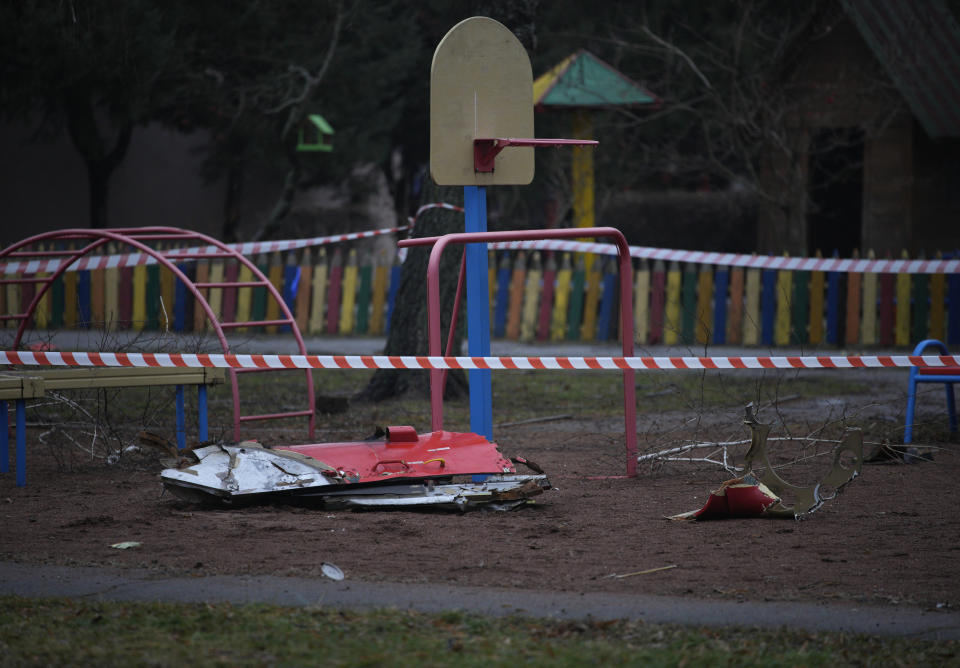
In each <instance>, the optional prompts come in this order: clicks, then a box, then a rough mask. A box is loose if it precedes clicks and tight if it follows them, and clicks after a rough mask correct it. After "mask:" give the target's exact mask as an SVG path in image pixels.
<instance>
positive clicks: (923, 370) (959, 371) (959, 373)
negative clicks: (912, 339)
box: [903, 339, 960, 443]
mask: <svg viewBox="0 0 960 668" xmlns="http://www.w3.org/2000/svg"><path fill="white" fill-rule="evenodd" d="M928 347H933V348H936V349H937V351H938V352H937V354H938V355H949V354H950V353H948V352H947V347H946V346H945V345H944V344H943V342H942V341H938V340H937V339H927V340H925V341H921V342H920V343H918V344H917V347H916V348H914V349H913V354H914V355H923V351H924V349H926V348H928ZM918 383H943V384H944V385H945V387H946V391H947V415H948V417H949V419H950V431H952V432H956V431H957V405H956V401H955V399H954V396H953V384H954V383H960V366H937V367H917V366H914V367H910V384H909V385H908V387H907V417H906V420H905V423H906V424H905V426H904V429H903V442H904V443H910V442H911V441H912V440H913V417H914V412H915V411H916V407H917V384H918Z"/></svg>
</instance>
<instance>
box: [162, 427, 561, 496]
mask: <svg viewBox="0 0 960 668" xmlns="http://www.w3.org/2000/svg"><path fill="white" fill-rule="evenodd" d="M193 454H194V455H195V457H196V460H197V461H196V463H191V462H190V460H186V461H184V462H183V465H182V466H179V467H172V468H168V469H166V470H164V471H163V472H162V473H161V474H160V476H161V478H162V480H163V484H164V487H165V488H166V489H168V490H170V491H171V492H172V493H173V494H174V495H176V496H177V497H179V498H182V499H185V500H188V501H200V502H203V501H219V502H226V503H236V502H244V501H253V500H263V499H265V498H276V497H286V498H291V497H296V498H300V499H311V500H314V501H322V502H323V504H324V505H326V506H334V507H354V508H363V507H378V506H379V507H383V506H395V507H396V506H401V507H409V506H439V507H445V508H454V509H457V510H469V509H472V508H476V507H479V506H484V507H487V508H491V509H494V510H510V509H513V508H516V507H518V506H521V505H523V504H525V503H527V502H528V500H529V499H530V498H531V497H534V496H537V495H538V494H541V493H542V492H543V490H545V489H549V488H550V483H549V481H548V480H547V476H546V475H544V474H543V472H542V471H541V470H539V467H537V466H536V465H535V464H533V463H532V462H527V461H526V460H524V459H522V458H519V457H518V458H515V459H514V460H513V461H511V460H508V459H506V458H504V457H503V455H501V454H500V451H499V449H498V448H497V445H496V444H495V443H491V442H490V441H488V440H487V439H485V438H484V437H482V436H478V435H477V434H464V433H455V432H448V431H435V432H431V433H428V434H418V433H417V432H416V431H415V430H414V428H413V427H407V426H402V427H388V428H387V429H386V431H385V432H378V433H377V434H375V435H374V437H373V438H372V439H371V440H366V441H356V442H345V443H313V444H309V445H290V446H283V447H276V448H270V447H266V446H263V445H261V444H260V443H258V442H256V441H243V442H241V443H238V444H236V445H223V444H215V445H206V446H204V447H201V448H198V449H196V450H194V451H193ZM514 461H516V462H517V463H523V464H526V465H527V466H529V467H530V468H531V469H532V470H534V471H535V472H536V473H535V474H532V475H524V474H518V473H517V471H516V468H515V467H514V463H513V462H514Z"/></svg>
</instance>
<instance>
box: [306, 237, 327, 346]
mask: <svg viewBox="0 0 960 668" xmlns="http://www.w3.org/2000/svg"><path fill="white" fill-rule="evenodd" d="M326 301H327V249H326V248H323V247H321V248H320V252H319V253H318V254H317V262H316V264H315V265H314V266H313V284H312V286H311V289H310V325H309V330H310V333H311V334H320V333H321V332H323V328H324V325H325V324H326V319H325V318H324V305H325V304H326Z"/></svg>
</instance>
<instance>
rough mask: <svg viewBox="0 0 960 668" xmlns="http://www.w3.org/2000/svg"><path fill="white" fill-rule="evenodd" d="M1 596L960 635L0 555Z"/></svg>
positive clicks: (922, 628) (947, 614)
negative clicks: (37, 561) (11, 559)
mask: <svg viewBox="0 0 960 668" xmlns="http://www.w3.org/2000/svg"><path fill="white" fill-rule="evenodd" d="M0 594H14V595H18V596H31V597H46V596H67V597H72V598H84V599H90V600H96V601H171V602H230V603H237V604H242V603H271V604H276V605H284V606H329V607H336V608H351V609H364V608H396V609H413V610H417V611H420V612H426V613H436V612H441V611H444V610H461V611H464V612H471V613H477V614H483V615H493V616H504V615H522V616H528V617H540V618H551V619H587V618H591V619H595V620H610V619H639V620H643V621H645V622H648V623H670V624H682V625H689V626H718V627H719V626H747V627H754V626H755V627H762V628H779V627H784V626H786V627H791V628H794V629H806V630H808V631H838V632H845V633H863V634H870V635H883V636H908V637H911V638H916V639H925V640H957V639H960V613H957V612H951V611H946V610H920V609H916V608H906V607H893V606H885V607H879V606H862V605H852V604H849V605H848V604H844V605H840V604H837V605H820V604H816V603H794V602H767V601H742V602H741V601H722V600H697V599H690V598H675V597H667V596H635V595H621V594H609V593H588V594H572V593H565V592H544V591H531V590H522V589H487V588H478V587H458V586H454V585H429V584H426V585H424V584H401V583H390V582H359V581H353V580H350V579H349V577H348V578H347V579H345V580H342V581H333V580H329V579H326V578H319V579H317V578H288V577H276V576H271V575H259V576H251V575H218V576H203V577H196V576H179V577H170V576H161V575H157V574H156V573H155V572H150V571H138V570H117V569H107V568H77V567H66V566H36V565H29V564H17V563H5V562H0Z"/></svg>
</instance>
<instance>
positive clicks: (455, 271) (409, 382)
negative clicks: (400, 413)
mask: <svg viewBox="0 0 960 668" xmlns="http://www.w3.org/2000/svg"><path fill="white" fill-rule="evenodd" d="M462 200H463V189H462V188H453V187H445V188H443V187H438V186H436V185H434V184H433V182H432V181H429V183H428V185H427V186H426V187H425V188H424V200H423V201H424V202H450V203H459V202H462ZM462 231H463V214H462V213H459V212H456V211H448V210H445V209H430V210H428V211H426V212H424V213H423V214H422V215H421V217H420V218H419V219H418V220H417V222H416V226H415V228H414V230H413V234H411V236H412V237H433V236H439V235H442V234H449V233H451V232H462ZM431 248H432V247H430V246H419V247H414V248H411V249H409V252H408V253H407V258H406V260H405V261H404V263H403V268H402V269H401V274H400V286H399V288H398V290H397V297H396V302H395V305H394V308H393V315H392V316H391V319H390V333H389V335H388V336H387V345H386V349H385V350H384V354H385V355H427V354H428V353H429V343H430V342H429V336H428V331H429V330H428V328H427V280H426V279H427V262H428V260H429V257H430V250H431ZM462 256H463V246H460V245H455V246H449V247H448V248H447V250H446V251H445V252H444V253H443V257H442V259H441V262H440V312H441V315H440V330H441V338H442V342H441V346H442V350H443V352H446V342H447V333H448V331H449V328H450V319H451V314H452V310H453V301H454V297H455V296H456V289H457V277H458V276H459V272H460V259H461V257H462ZM457 323H458V326H457V330H456V336H455V339H454V343H453V349H452V354H454V355H459V354H460V347H461V344H462V343H463V332H464V317H463V307H462V305H461V314H460V317H459V318H458V320H457ZM466 389H467V382H466V376H465V374H464V373H463V372H462V371H451V372H450V373H449V374H448V375H447V384H446V388H445V391H444V398H454V397H458V396H462V395H463V394H464V393H465V392H466ZM407 393H415V394H417V395H419V396H423V397H429V396H430V372H429V371H427V370H423V371H407V370H398V369H378V370H377V371H376V373H374V374H373V377H372V378H371V379H370V382H369V383H368V384H367V386H366V387H365V388H364V389H363V390H361V391H360V393H359V394H358V395H357V396H356V397H355V398H356V399H358V400H361V401H380V400H383V399H389V398H391V397H396V396H400V395H403V394H407Z"/></svg>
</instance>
